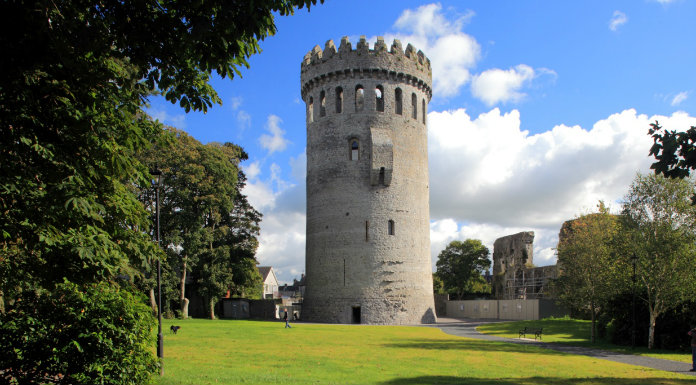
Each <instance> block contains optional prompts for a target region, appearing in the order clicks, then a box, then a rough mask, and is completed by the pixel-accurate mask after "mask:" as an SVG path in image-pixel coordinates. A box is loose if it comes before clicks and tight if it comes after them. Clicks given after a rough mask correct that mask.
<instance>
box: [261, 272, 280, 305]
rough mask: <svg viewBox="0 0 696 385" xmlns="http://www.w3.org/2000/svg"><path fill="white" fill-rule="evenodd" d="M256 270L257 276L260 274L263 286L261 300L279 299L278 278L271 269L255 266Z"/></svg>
mask: <svg viewBox="0 0 696 385" xmlns="http://www.w3.org/2000/svg"><path fill="white" fill-rule="evenodd" d="M256 268H257V269H258V270H259V274H261V282H262V285H263V287H262V288H261V293H262V298H264V299H273V298H280V293H279V291H278V286H279V285H278V278H277V277H276V275H275V272H274V271H273V267H271V266H257V267H256Z"/></svg>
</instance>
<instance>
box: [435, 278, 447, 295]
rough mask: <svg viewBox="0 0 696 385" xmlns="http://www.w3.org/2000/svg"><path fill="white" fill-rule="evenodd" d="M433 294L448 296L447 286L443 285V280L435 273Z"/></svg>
mask: <svg viewBox="0 0 696 385" xmlns="http://www.w3.org/2000/svg"><path fill="white" fill-rule="evenodd" d="M433 293H435V294H447V292H446V291H445V284H444V283H442V279H440V277H439V276H438V275H437V273H433Z"/></svg>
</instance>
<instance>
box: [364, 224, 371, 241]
mask: <svg viewBox="0 0 696 385" xmlns="http://www.w3.org/2000/svg"><path fill="white" fill-rule="evenodd" d="M369 240H370V221H365V242H368V241H369Z"/></svg>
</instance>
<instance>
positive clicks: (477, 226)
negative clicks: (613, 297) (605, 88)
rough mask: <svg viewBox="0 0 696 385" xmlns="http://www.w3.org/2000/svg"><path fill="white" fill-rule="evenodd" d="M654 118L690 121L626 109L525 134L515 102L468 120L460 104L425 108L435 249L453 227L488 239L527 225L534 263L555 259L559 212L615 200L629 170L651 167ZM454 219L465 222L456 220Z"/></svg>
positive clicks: (671, 123)
mask: <svg viewBox="0 0 696 385" xmlns="http://www.w3.org/2000/svg"><path fill="white" fill-rule="evenodd" d="M655 120H659V121H660V123H664V125H665V127H669V128H668V129H682V130H683V129H684V127H689V126H690V125H696V118H694V117H689V116H688V115H687V114H685V113H675V114H672V115H671V116H652V117H648V116H647V115H642V114H637V113H636V111H635V110H626V111H623V112H621V113H617V114H613V115H611V116H609V117H607V118H606V119H602V120H600V121H598V122H596V123H595V124H594V125H593V127H592V128H591V129H584V128H582V127H579V126H572V127H570V126H565V125H559V126H556V127H553V128H552V129H551V130H550V131H546V132H542V133H539V134H536V135H529V133H528V132H527V131H522V130H520V114H519V112H518V111H517V110H512V111H510V112H508V113H504V114H503V113H501V112H500V111H499V110H498V109H497V108H496V109H493V110H491V111H489V112H487V113H484V114H481V115H479V116H478V117H477V118H475V119H472V118H471V117H470V116H469V115H468V114H467V113H466V111H465V110H463V109H458V110H454V111H444V112H431V113H430V114H428V122H429V123H428V124H429V126H430V128H429V137H428V143H429V149H428V152H429V163H430V190H431V191H430V212H431V219H432V220H433V223H434V224H435V225H434V226H431V234H433V238H432V240H431V242H432V247H433V250H432V251H433V256H434V257H436V256H437V253H438V252H439V250H441V249H442V248H443V247H444V245H446V242H448V241H450V240H452V239H455V238H453V237H456V236H459V237H460V238H461V237H474V238H478V239H481V240H483V241H484V243H488V244H491V245H492V242H493V241H494V240H495V239H496V238H499V237H502V236H505V235H509V234H512V233H515V232H518V231H526V230H533V231H535V232H536V241H535V250H538V253H537V255H538V259H537V258H535V263H536V264H537V265H543V264H547V263H551V262H553V250H552V248H553V247H555V243H556V242H557V235H558V231H559V229H560V225H561V224H562V223H563V222H564V221H566V220H568V219H572V218H574V217H575V216H577V215H579V214H583V213H585V212H588V211H590V210H593V209H594V208H595V206H596V204H597V201H598V200H600V199H602V200H604V201H605V202H607V203H608V204H609V205H611V206H614V207H616V208H617V209H618V207H619V204H618V203H617V201H619V200H620V199H621V198H622V197H623V195H624V194H625V193H626V192H627V190H628V186H629V185H630V183H631V181H632V180H633V178H634V176H635V173H636V172H637V171H642V172H648V171H649V166H650V164H651V163H652V159H651V158H649V157H648V156H647V153H648V150H649V148H650V146H651V144H652V141H651V138H650V137H649V136H648V135H647V130H648V127H649V123H650V122H653V121H655ZM442 221H444V222H442ZM457 223H459V224H467V225H463V226H462V227H461V228H455V226H454V225H456V224H457ZM445 225H447V226H445ZM443 226H444V227H443ZM460 238H459V239H460ZM535 252H536V251H535Z"/></svg>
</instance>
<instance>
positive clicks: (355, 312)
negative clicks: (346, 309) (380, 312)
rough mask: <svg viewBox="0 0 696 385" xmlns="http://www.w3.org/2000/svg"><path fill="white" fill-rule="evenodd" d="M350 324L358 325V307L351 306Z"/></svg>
mask: <svg viewBox="0 0 696 385" xmlns="http://www.w3.org/2000/svg"><path fill="white" fill-rule="evenodd" d="M351 323H354V324H359V323H360V306H353V316H352V317H351Z"/></svg>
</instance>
